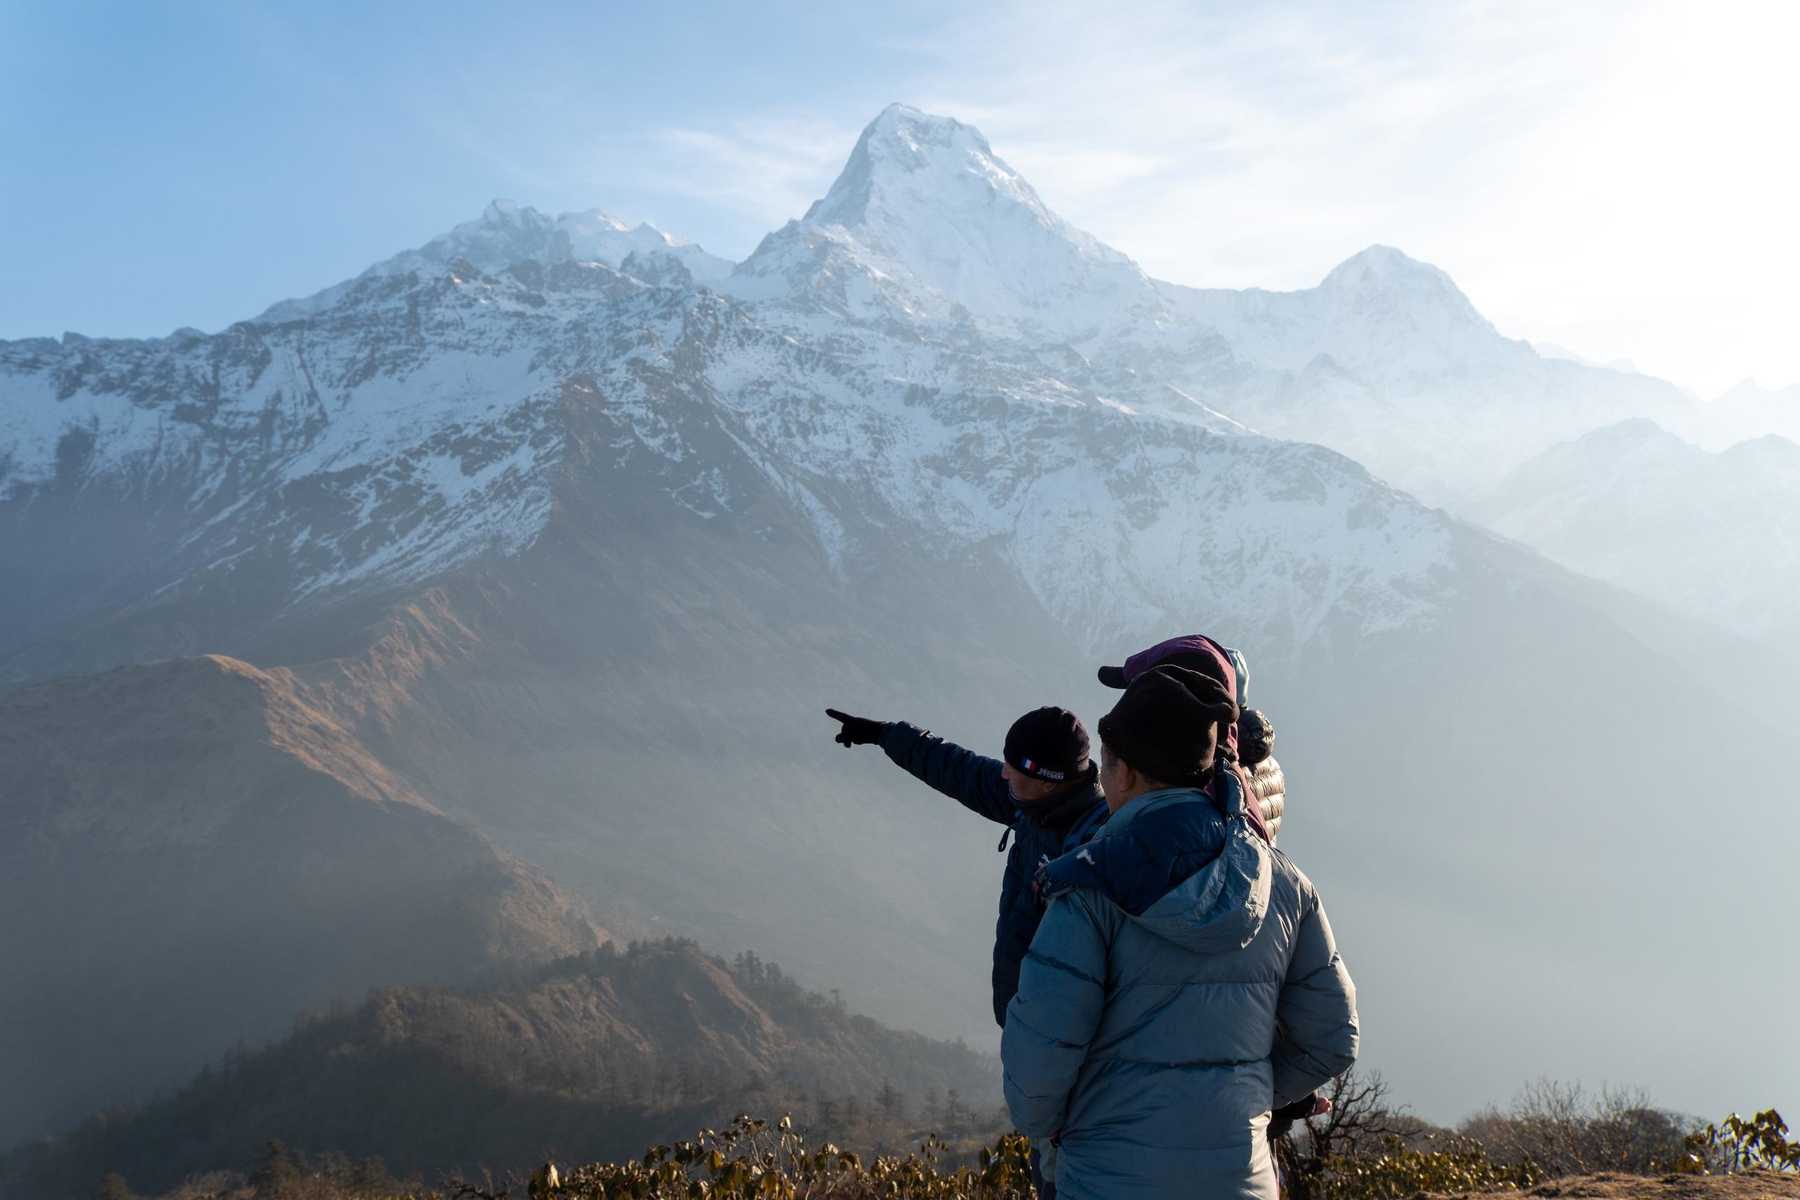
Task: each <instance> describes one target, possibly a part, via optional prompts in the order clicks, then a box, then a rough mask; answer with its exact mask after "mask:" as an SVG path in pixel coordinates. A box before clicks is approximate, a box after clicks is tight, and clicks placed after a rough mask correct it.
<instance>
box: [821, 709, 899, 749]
mask: <svg viewBox="0 0 1800 1200" xmlns="http://www.w3.org/2000/svg"><path fill="white" fill-rule="evenodd" d="M825 715H826V716H828V717H830V718H831V719H832V720H834V721H839V722H842V724H843V728H842V729H839V730H838V731H837V737H836V738H834V739H833V740H834V741H836V742H837V744H838V745H840V746H846V747H848V746H873V745H874V744H875V743H877V742H879V741H880V740H881V732H882V730H884V729H886V728H887V722H885V721H871V720H869V719H868V718H867V717H853V716H851V715H850V714H849V713H846V712H839V711H838V710H837V709H835V708H828V709H826V710H825Z"/></svg>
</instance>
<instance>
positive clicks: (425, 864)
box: [0, 657, 601, 1142]
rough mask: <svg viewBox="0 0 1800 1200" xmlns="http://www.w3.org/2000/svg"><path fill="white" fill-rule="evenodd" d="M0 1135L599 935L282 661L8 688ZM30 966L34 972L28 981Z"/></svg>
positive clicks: (3, 761)
mask: <svg viewBox="0 0 1800 1200" xmlns="http://www.w3.org/2000/svg"><path fill="white" fill-rule="evenodd" d="M0 778H4V779H5V780H6V783H5V785H4V787H0V826H3V827H4V829H5V831H6V836H5V837H4V838H3V839H0V906H4V908H5V910H6V911H7V912H8V913H12V914H16V915H17V918H18V919H13V920H8V921H7V922H5V923H4V928H3V929H0V958H3V959H4V961H5V962H7V963H8V964H9V973H10V974H11V978H12V979H13V980H14V982H15V984H17V985H18V986H9V987H8V988H6V989H5V990H4V995H3V997H0V1006H3V1009H0V1030H3V1031H4V1032H3V1033H0V1072H3V1073H4V1074H5V1076H6V1078H7V1079H8V1080H9V1081H11V1082H12V1083H13V1085H14V1086H13V1087H10V1088H9V1089H8V1090H7V1094H6V1096H5V1098H4V1101H0V1105H3V1107H0V1140H5V1141H8V1142H10V1141H11V1140H13V1139H14V1138H16V1137H18V1136H20V1135H22V1134H25V1133H36V1132H43V1131H47V1130H48V1129H50V1128H54V1127H55V1126H57V1125H60V1124H63V1123H65V1122H67V1121H69V1120H72V1119H73V1118H74V1117H76V1116H80V1115H83V1114H85V1113H87V1112H89V1111H92V1110H93V1109H95V1108H97V1107H99V1106H100V1105H102V1104H109V1103H116V1102H119V1101H122V1100H125V1099H128V1098H131V1097H133V1096H141V1095H144V1094H146V1092H147V1091H148V1089H150V1088H152V1087H155V1086H160V1085H165V1084H167V1083H170V1082H172V1081H174V1080H175V1079H177V1078H180V1077H182V1076H184V1075H186V1074H187V1073H188V1072H190V1071H192V1070H193V1069H194V1068H195V1067H196V1066H197V1065H198V1064H200V1063H201V1062H204V1061H206V1060H207V1059H208V1058H211V1057H215V1056H217V1055H218V1054H220V1053H222V1052H223V1051H224V1050H225V1049H226V1048H227V1047H229V1046H231V1045H232V1044H233V1043H234V1042H237V1041H240V1040H242V1039H247V1038H261V1037H265V1036H267V1035H269V1034H271V1033H273V1032H275V1031H277V1030H279V1029H282V1028H284V1027H285V1026H286V1025H287V1023H288V1021H289V1020H290V1019H291V1017H292V1016H293V1014H294V1013H295V1012H297V1011H298V1010H299V1009H301V1008H303V1007H306V1006H308V1005H320V1004H324V1003H326V1002H328V1001H330V1000H333V999H335V998H338V997H340V996H346V995H356V994H359V993H360V992H361V991H363V990H364V989H366V988H367V987H369V986H371V985H373V984H378V983H400V982H411V981H422V980H434V979H452V978H461V977H466V976H467V975H469V974H470V973H471V972H474V971H477V970H480V969H483V968H484V967H486V966H488V965H491V964H495V963H503V962H510V961H531V960H536V959H544V958H549V957H552V956H555V955H559V954H567V953H570V952H573V951H578V950H581V949H584V948H587V947H591V946H593V945H594V944H595V942H596V940H597V939H598V938H599V937H600V936H601V933H600V931H599V930H597V929H596V928H595V927H594V926H593V925H592V924H591V923H590V922H589V921H588V919H587V918H586V917H585V916H584V915H583V913H582V911H581V910H580V908H579V906H576V905H574V904H573V903H572V902H571V901H570V900H569V898H568V897H567V896H565V895H564V894H562V893H561V892H559V891H558V890H557V889H556V888H555V887H553V886H552V885H551V884H549V883H548V882H547V881H546V880H545V879H544V878H543V877H542V876H541V875H538V874H537V873H536V872H534V871H532V870H531V869H529V868H527V867H526V866H525V865H524V864H522V863H520V862H518V861H517V860H516V859H513V858H512V857H510V856H508V855H506V854H504V853H501V852H500V851H497V850H496V849H494V848H493V847H492V846H491V845H489V844H488V842H487V841H486V840H485V839H483V838H482V837H481V836H480V835H478V834H476V833H475V832H474V831H472V830H470V829H467V828H465V827H463V826H460V825H458V824H456V823H454V822H452V821H450V820H449V819H448V818H446V817H445V816H444V815H443V814H442V813H441V812H439V811H437V810H436V809H435V808H433V807H432V806H431V805H429V804H427V803H425V802H424V801H423V800H421V799H420V797H419V796H418V794H417V793H416V792H414V791H413V790H412V789H411V788H410V787H409V786H408V785H407V784H406V783H405V782H404V781H402V780H400V779H398V778H397V777H395V776H394V775H393V773H392V772H390V771H389V770H388V769H387V768H386V767H384V766H383V765H382V764H381V763H379V762H377V761H376V760H375V759H374V758H373V757H372V756H370V755H369V753H368V752H367V750H366V749H365V748H363V747H362V746H361V745H360V744H359V743H358V742H357V741H356V739H355V738H354V736H352V735H351V734H350V733H349V732H348V731H347V730H346V729H345V728H344V727H343V726H341V725H339V724H338V723H337V722H335V721H334V720H332V718H331V717H330V716H328V715H327V714H325V713H323V712H321V711H320V710H318V709H316V708H314V707H311V706H309V705H308V704H306V703H305V701H304V700H303V699H302V698H301V697H300V696H299V694H298V692H297V690H296V686H295V681H294V679H293V677H292V676H291V675H290V674H289V673H288V672H285V671H280V670H276V671H260V670H257V669H256V668H253V667H250V666H248V665H247V664H245V663H242V662H237V661H234V660H231V659H225V658H216V657H213V658H202V659H194V660H185V661H176V662H170V663H165V664H161V665H158V666H154V667H133V668H125V669H122V670H119V671H114V672H110V673H107V674H103V675H99V676H94V677H88V678H81V679H69V680H61V681H58V682H54V683H48V684H41V685H37V686H32V687H25V688H18V689H15V690H13V691H10V692H0ZM27 981H28V982H27Z"/></svg>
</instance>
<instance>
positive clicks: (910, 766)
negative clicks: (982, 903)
mask: <svg viewBox="0 0 1800 1200" xmlns="http://www.w3.org/2000/svg"><path fill="white" fill-rule="evenodd" d="M881 748H882V749H883V750H885V751H887V756H888V757H889V758H891V759H893V760H894V762H895V763H897V764H898V765H900V766H902V767H905V768H906V769H907V770H908V771H910V772H912V774H913V775H914V776H915V777H917V778H918V779H919V780H921V781H922V782H924V783H927V784H929V785H931V786H932V787H934V788H936V789H937V790H938V791H940V792H942V793H944V795H946V796H949V797H950V798H951V799H953V800H956V801H958V802H960V803H961V804H962V806H963V807H964V808H967V809H968V810H969V811H970V812H973V813H977V814H979V815H981V816H984V817H986V818H987V819H988V820H990V821H993V822H995V823H996V824H1000V825H1005V826H1006V827H1007V830H1008V832H1007V833H1006V834H1005V835H1003V836H1002V837H1001V839H1000V849H1002V850H1005V849H1007V844H1008V841H1009V840H1010V842H1011V849H1010V851H1008V853H1007V856H1006V874H1005V876H1004V877H1003V878H1002V880H1001V883H1000V912H999V917H998V919H997V920H996V921H995V923H994V974H993V982H994V1021H995V1022H996V1023H997V1024H999V1025H1002V1026H1004V1025H1005V1024H1006V1006H1007V1005H1008V1004H1010V1003H1011V1002H1012V998H1013V993H1014V992H1016V991H1018V990H1019V964H1020V963H1021V962H1023V961H1024V959H1025V952H1026V951H1027V950H1029V949H1030V948H1031V939H1032V937H1033V936H1034V935H1035V934H1036V933H1037V927H1038V922H1039V921H1040V920H1042V919H1043V916H1044V906H1043V904H1042V903H1041V902H1040V901H1039V900H1038V897H1037V895H1036V893H1035V891H1034V890H1033V888H1032V878H1033V876H1034V875H1035V874H1036V872H1037V867H1038V862H1039V860H1040V859H1046V858H1051V859H1053V858H1057V857H1060V856H1061V855H1062V853H1063V852H1064V851H1065V850H1068V849H1073V848H1074V847H1075V846H1077V845H1080V844H1081V843H1082V842H1085V841H1086V840H1087V839H1088V838H1090V837H1092V836H1093V834H1094V832H1095V831H1096V830H1098V829H1099V828H1100V825H1101V823H1102V822H1103V821H1104V820H1105V819H1106V797H1105V796H1104V795H1102V794H1101V791H1100V781H1099V777H1098V773H1097V772H1095V771H1094V770H1093V769H1092V768H1090V769H1089V772H1088V779H1087V781H1086V783H1085V784H1084V785H1083V786H1084V787H1085V788H1086V791H1081V792H1078V794H1077V795H1076V796H1074V797H1071V798H1070V799H1068V800H1065V801H1063V802H1062V803H1060V804H1058V805H1057V808H1056V813H1055V816H1054V817H1052V818H1051V819H1049V820H1048V821H1047V822H1046V824H1039V823H1038V822H1037V821H1034V820H1032V819H1031V818H1030V817H1028V816H1026V814H1025V813H1024V812H1023V811H1021V810H1020V809H1019V807H1018V805H1016V804H1014V803H1013V799H1012V793H1011V792H1010V791H1009V790H1008V788H1007V786H1006V780H1005V779H1004V778H1003V777H1002V776H1001V771H1002V770H1003V769H1004V766H1005V764H1003V763H1002V762H1001V761H1000V760H999V759H997V758H987V757H985V756H983V755H980V754H976V753H975V752H974V751H973V750H965V749H963V748H962V747H961V746H958V745H956V744H955V743H953V742H946V741H945V740H944V739H943V738H940V737H936V736H933V735H932V734H930V733H928V732H926V731H925V730H923V729H920V728H918V727H917V726H915V725H908V724H906V723H905V722H904V721H895V722H891V723H890V724H889V725H888V727H887V728H886V729H885V730H884V731H883V732H882V735H881Z"/></svg>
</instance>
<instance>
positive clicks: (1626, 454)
mask: <svg viewBox="0 0 1800 1200" xmlns="http://www.w3.org/2000/svg"><path fill="white" fill-rule="evenodd" d="M1796 499H1800V445H1796V444H1795V443H1793V442H1791V441H1788V440H1786V439H1785V438H1778V437H1774V436H1766V437H1760V438H1756V439H1753V440H1751V441H1747V442H1740V443H1738V444H1737V445H1735V446H1732V447H1730V448H1729V449H1726V450H1723V451H1719V452H1711V451H1707V450H1703V449H1701V448H1700V447H1698V446H1695V445H1693V444H1692V443H1690V442H1686V441H1683V440H1682V439H1681V438H1679V437H1677V436H1675V435H1674V434H1672V433H1669V432H1667V431H1666V430H1663V429H1661V428H1659V427H1658V426H1656V425H1654V424H1652V423H1651V422H1649V421H1641V420H1640V421H1628V422H1625V423H1623V424H1620V425H1615V426H1611V427H1609V428H1606V429H1601V430H1596V431H1595V432H1593V433H1590V434H1587V435H1586V436H1584V437H1581V438H1578V439H1576V440H1575V441H1573V442H1569V443H1566V444H1564V445H1561V446H1557V447H1555V448H1553V449H1551V450H1548V451H1546V452H1545V453H1543V454H1542V455H1540V456H1538V457H1537V458H1535V459H1533V460H1532V461H1531V462H1529V463H1526V464H1525V465H1524V466H1522V467H1520V468H1519V469H1518V470H1516V471H1514V472H1513V473H1512V474H1511V475H1510V476H1508V477H1507V479H1506V480H1505V482H1504V483H1502V484H1501V486H1500V487H1499V488H1497V489H1496V490H1495V491H1494V493H1493V494H1492V495H1490V496H1488V497H1486V498H1484V499H1483V500H1482V501H1481V502H1479V503H1478V504H1477V505H1476V506H1475V507H1474V514H1475V515H1476V516H1477V517H1478V518H1480V519H1481V520H1483V521H1484V522H1485V523H1487V524H1488V525H1489V526H1490V527H1492V528H1494V529H1497V530H1499V531H1500V532H1502V533H1505V534H1507V535H1509V536H1511V537H1516V538H1518V539H1519V540H1520V541H1522V542H1525V543H1526V544H1527V545H1529V546H1532V547H1533V548H1534V549H1537V550H1540V551H1542V552H1543V553H1544V554H1546V555H1548V556H1549V557H1551V558H1553V559H1555V560H1556V561H1557V562H1560V563H1563V564H1565V565H1567V566H1569V567H1572V568H1574V569H1575V570H1577V571H1581V572H1583V573H1584V574H1588V575H1592V576H1594V577H1596V578H1599V579H1604V580H1607V581H1608V582H1610V583H1616V584H1618V585H1619V586H1621V587H1625V588H1629V589H1630V590H1632V591H1634V592H1637V593H1638V594H1639V595H1642V596H1648V597H1652V598H1654V599H1655V600H1657V601H1658V602H1660V603H1662V604H1665V605H1667V606H1669V607H1670V608H1673V609H1675V610H1677V611H1680V612H1683V613H1686V614H1688V615H1689V616H1692V617H1695V618H1697V619H1699V620H1703V621H1709V622H1712V623H1715V624H1718V625H1722V626H1725V627H1726V628H1729V629H1734V630H1737V631H1739V632H1741V633H1744V634H1749V635H1759V636H1760V635H1781V636H1782V637H1784V638H1786V637H1791V636H1792V635H1793V634H1794V633H1795V632H1796V631H1800V612H1797V611H1796V608H1795V604H1794V596H1795V595H1796V594H1797V593H1800V506H1797V505H1796V503H1795V501H1796Z"/></svg>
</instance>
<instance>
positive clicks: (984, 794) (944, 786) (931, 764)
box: [881, 721, 1016, 825]
mask: <svg viewBox="0 0 1800 1200" xmlns="http://www.w3.org/2000/svg"><path fill="white" fill-rule="evenodd" d="M881 748H882V749H883V750H885V751H887V756H888V757H889V758H891V759H893V760H894V762H895V763H896V764H897V765H899V766H902V767H904V768H906V769H907V770H908V771H910V772H911V773H912V774H913V776H914V777H915V778H917V779H919V780H920V781H921V782H923V783H925V784H928V785H929V786H931V787H934V788H936V789H937V790H938V791H940V792H942V793H944V795H946V796H949V797H950V798H951V799H953V800H956V801H957V802H959V803H960V804H962V806H963V807H964V808H966V809H968V810H969V811H970V812H973V813H977V814H979V815H981V816H984V817H986V818H987V819H988V820H990V821H997V822H999V823H1000V824H1002V825H1010V824H1012V822H1013V817H1014V813H1015V809H1016V805H1014V804H1013V799H1012V793H1011V792H1010V791H1009V790H1008V789H1007V786H1006V779H1005V777H1004V776H1003V775H1002V771H1003V770H1004V769H1005V767H1004V764H1003V763H1001V761H1000V760H999V759H997V758H988V757H986V756H984V755H980V754H977V753H975V752H974V751H973V750H965V749H963V748H962V747H961V746H958V745H957V744H956V743H954V742H946V741H945V740H944V739H943V738H941V737H936V736H934V735H932V734H930V733H927V732H926V731H925V730H923V729H920V728H918V727H917V726H913V725H908V724H907V723H906V722H904V721H893V722H890V723H889V724H888V725H886V726H885V727H884V728H883V730H882V734H881Z"/></svg>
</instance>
